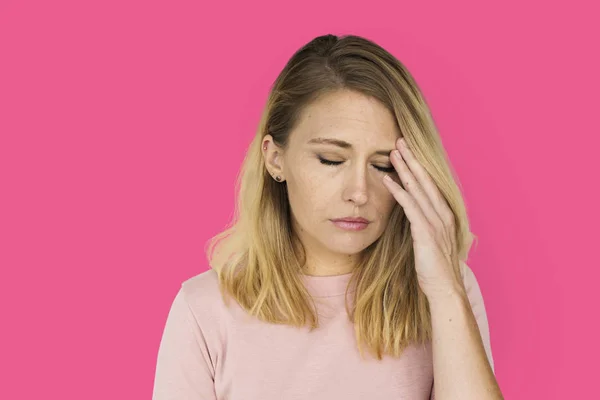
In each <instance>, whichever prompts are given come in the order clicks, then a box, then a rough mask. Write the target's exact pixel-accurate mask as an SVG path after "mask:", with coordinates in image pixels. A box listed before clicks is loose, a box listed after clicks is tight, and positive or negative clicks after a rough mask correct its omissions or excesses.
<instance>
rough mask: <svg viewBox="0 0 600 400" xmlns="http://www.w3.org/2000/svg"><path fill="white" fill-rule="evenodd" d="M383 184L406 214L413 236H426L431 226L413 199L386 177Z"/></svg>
mask: <svg viewBox="0 0 600 400" xmlns="http://www.w3.org/2000/svg"><path fill="white" fill-rule="evenodd" d="M383 184H384V185H385V187H386V188H387V189H388V190H389V191H390V193H391V194H392V196H394V199H396V201H397V202H398V204H400V206H401V207H402V209H403V210H404V214H406V217H407V218H408V220H409V221H410V226H411V230H412V231H413V234H414V236H419V235H424V234H427V233H428V230H429V227H430V226H431V225H430V224H429V221H428V220H427V218H426V217H425V215H424V214H423V211H422V210H421V208H420V207H419V205H418V204H417V202H416V200H415V198H414V197H413V196H412V195H411V194H410V193H408V192H407V191H406V190H404V189H403V188H402V187H401V186H400V185H399V184H398V183H396V182H394V180H393V179H392V178H391V177H390V176H388V175H384V176H383ZM421 237H423V236H421Z"/></svg>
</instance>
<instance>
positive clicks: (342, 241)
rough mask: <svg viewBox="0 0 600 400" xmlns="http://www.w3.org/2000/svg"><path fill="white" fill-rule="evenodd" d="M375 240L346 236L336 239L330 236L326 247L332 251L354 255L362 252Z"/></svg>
mask: <svg viewBox="0 0 600 400" xmlns="http://www.w3.org/2000/svg"><path fill="white" fill-rule="evenodd" d="M373 242H374V240H371V239H370V238H366V237H360V236H358V235H357V236H355V237H345V238H339V239H338V240H335V238H329V240H327V242H326V243H324V245H325V247H327V248H328V249H330V250H331V251H332V252H335V253H339V254H346V255H353V254H357V253H360V252H362V251H363V250H364V249H366V248H367V247H369V246H370V245H371V244H373Z"/></svg>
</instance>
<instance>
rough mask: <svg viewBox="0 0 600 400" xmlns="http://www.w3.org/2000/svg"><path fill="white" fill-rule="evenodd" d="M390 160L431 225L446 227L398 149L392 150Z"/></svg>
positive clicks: (437, 227)
mask: <svg viewBox="0 0 600 400" xmlns="http://www.w3.org/2000/svg"><path fill="white" fill-rule="evenodd" d="M390 160H391V162H392V165H393V166H394V168H395V169H396V171H398V176H399V177H400V180H401V181H402V182H403V184H404V188H405V190H406V191H408V192H409V193H410V194H411V195H412V196H413V197H414V198H415V200H416V201H417V203H418V204H419V206H420V207H421V209H422V210H423V214H425V216H426V217H427V219H428V220H429V222H430V223H431V225H433V226H434V227H435V228H436V229H444V224H443V223H442V220H441V219H440V216H439V215H438V213H437V211H436V210H435V208H434V207H433V205H432V204H431V200H430V199H429V196H428V195H427V193H426V192H425V191H424V190H423V188H422V187H421V184H420V183H419V181H418V180H417V179H416V178H415V176H414V175H413V173H412V171H411V170H410V168H409V167H408V165H407V164H406V163H405V161H404V160H403V159H402V156H401V155H400V153H399V152H398V151H396V150H395V151H392V154H391V157H390Z"/></svg>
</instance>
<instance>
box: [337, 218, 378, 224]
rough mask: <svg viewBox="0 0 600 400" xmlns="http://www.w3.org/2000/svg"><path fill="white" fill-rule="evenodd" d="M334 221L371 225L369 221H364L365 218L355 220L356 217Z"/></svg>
mask: <svg viewBox="0 0 600 400" xmlns="http://www.w3.org/2000/svg"><path fill="white" fill-rule="evenodd" d="M332 221H334V222H351V223H361V224H368V223H369V220H367V219H364V218H354V217H346V218H338V219H332Z"/></svg>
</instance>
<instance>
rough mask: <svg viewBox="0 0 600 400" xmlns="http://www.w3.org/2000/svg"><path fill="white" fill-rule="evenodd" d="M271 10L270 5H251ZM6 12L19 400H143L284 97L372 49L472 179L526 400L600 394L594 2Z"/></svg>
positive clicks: (7, 371)
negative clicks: (329, 60)
mask: <svg viewBox="0 0 600 400" xmlns="http://www.w3.org/2000/svg"><path fill="white" fill-rule="evenodd" d="M249 3H253V4H249ZM284 3H286V2H280V1H277V2H276V1H270V2H266V1H262V2H259V3H257V2H241V1H240V2H238V3H237V4H231V3H222V4H221V5H216V3H213V2H210V3H209V2H202V1H137V2H134V1H106V0H105V1H93V2H92V1H60V0H55V1H51V2H50V1H46V2H42V1H11V0H8V1H7V0H3V1H1V2H0V133H1V136H0V191H1V194H0V201H1V203H2V204H1V207H0V235H1V236H0V264H1V266H2V269H1V271H2V276H1V279H0V285H1V287H0V296H2V298H1V299H0V300H1V302H0V304H1V306H0V307H2V309H1V311H2V314H1V318H2V319H1V321H2V322H1V323H2V341H1V342H0V346H1V347H0V354H1V356H0V363H1V366H2V369H3V371H2V378H1V380H2V384H1V385H0V398H5V399H9V398H10V399H38V398H61V399H83V398H85V399H107V398H110V399H148V398H150V396H151V391H152V384H153V379H154V368H155V362H156V352H157V349H158V344H159V341H160V337H161V335H162V329H163V327H164V323H165V319H166V316H167V312H168V309H169V307H170V304H171V301H172V299H173V296H174V295H175V293H176V291H177V289H178V288H179V285H180V283H181V282H182V281H183V280H185V279H187V278H188V277H191V276H192V275H195V274H197V273H200V272H202V271H204V270H206V268H207V264H206V258H205V255H204V245H205V243H206V241H207V240H208V238H209V237H211V236H212V235H214V234H216V233H217V232H219V231H220V230H221V229H222V228H223V227H224V226H225V224H226V223H227V221H228V220H229V217H230V216H231V213H232V210H233V204H234V203H233V201H234V197H233V194H234V192H233V184H234V180H235V176H236V174H237V171H238V168H239V166H240V163H241V161H242V157H243V154H244V152H245V149H246V146H247V145H248V144H249V143H250V140H251V139H252V136H253V135H254V133H255V128H256V126H257V123H258V119H259V113H260V111H261V109H262V107H263V104H264V101H265V98H266V95H267V92H268V88H269V85H270V84H271V82H272V81H273V80H274V79H275V77H276V75H277V74H278V72H279V71H280V70H281V68H283V65H284V64H285V62H286V61H287V59H288V58H289V57H290V56H291V55H292V53H293V52H294V51H295V50H296V49H298V48H299V47H300V46H301V45H303V44H304V43H306V42H308V41H309V40H310V39H312V38H313V37H314V36H317V35H320V34H324V33H334V34H344V33H354V34H358V35H362V36H365V37H367V38H370V39H373V40H374V41H376V42H377V43H379V44H381V45H382V46H383V47H385V48H386V49H388V50H389V51H390V52H392V53H393V54H394V55H395V56H396V57H398V58H399V59H400V60H401V61H402V62H403V63H404V64H405V65H406V66H407V67H408V68H409V70H410V71H411V72H412V73H413V75H414V76H415V78H416V79H417V81H418V82H419V84H420V86H421V88H422V89H423V91H424V93H425V95H426V97H427V99H428V101H429V103H430V106H431V108H432V110H433V114H434V117H435V119H436V121H437V124H438V127H439V129H440V131H441V134H442V138H443V140H444V143H445V145H446V147H447V149H448V152H449V154H450V156H451V159H452V161H453V163H454V166H455V167H456V170H457V172H458V174H459V177H460V180H461V183H462V186H463V188H464V195H465V198H466V201H467V206H468V208H469V211H470V216H471V219H472V230H473V232H475V234H477V235H478V236H479V241H478V242H477V244H476V246H475V247H474V248H473V250H472V252H471V255H470V259H469V264H470V266H471V267H472V268H473V270H474V271H475V273H476V275H477V277H478V280H479V282H480V285H481V288H482V291H483V293H484V298H485V301H486V306H487V310H488V317H489V321H490V328H491V336H492V349H493V353H494V358H495V361H496V372H497V378H498V381H499V383H500V386H501V388H502V390H503V392H504V395H505V397H506V398H507V399H566V398H570V399H575V398H583V397H585V398H590V397H589V396H592V395H593V392H592V388H596V387H597V386H596V384H597V381H598V377H597V373H598V367H597V364H596V361H597V359H598V356H599V353H600V352H599V345H598V337H600V335H599V334H600V330H599V329H598V322H597V321H598V305H599V303H600V302H599V301H598V300H599V296H598V289H597V285H598V278H599V276H600V275H599V273H598V267H599V266H600V263H599V257H598V243H597V242H598V236H599V235H598V228H597V227H598V220H599V218H598V217H599V215H598V214H599V213H598V204H599V203H600V196H599V195H598V190H597V185H598V177H597V173H598V171H599V170H600V168H599V164H600V163H599V161H598V158H599V157H598V154H597V153H598V151H599V145H600V140H599V135H598V134H599V128H598V126H599V124H598V120H597V115H598V104H599V103H598V93H599V89H600V85H599V83H600V79H599V77H598V71H600V61H599V59H598V38H599V37H600V31H599V30H600V29H599V27H598V24H597V16H598V9H597V6H596V5H594V2H592V1H588V2H583V1H569V2H566V1H557V2H546V1H529V2H522V1H514V0H512V1H503V2H496V4H494V5H490V4H488V2H481V1H452V2H446V1H411V2H407V1H406V2H405V1H393V2H392V1H389V2H381V1H369V2H366V3H358V2H356V3H354V4H352V3H351V2H347V1H345V2H342V1H328V2H324V1H304V2H301V3H297V4H295V5H290V4H289V3H286V4H285V5H284Z"/></svg>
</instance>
